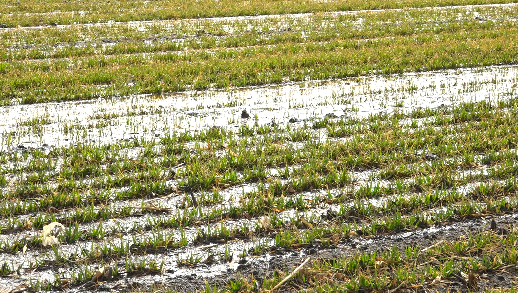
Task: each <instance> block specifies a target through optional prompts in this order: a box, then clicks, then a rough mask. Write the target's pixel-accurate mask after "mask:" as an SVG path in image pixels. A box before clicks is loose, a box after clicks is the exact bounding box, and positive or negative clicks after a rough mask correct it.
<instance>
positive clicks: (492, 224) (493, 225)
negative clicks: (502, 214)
mask: <svg viewBox="0 0 518 293" xmlns="http://www.w3.org/2000/svg"><path fill="white" fill-rule="evenodd" d="M497 228H498V227H497V225H496V222H495V219H492V220H491V230H493V231H496V229H497Z"/></svg>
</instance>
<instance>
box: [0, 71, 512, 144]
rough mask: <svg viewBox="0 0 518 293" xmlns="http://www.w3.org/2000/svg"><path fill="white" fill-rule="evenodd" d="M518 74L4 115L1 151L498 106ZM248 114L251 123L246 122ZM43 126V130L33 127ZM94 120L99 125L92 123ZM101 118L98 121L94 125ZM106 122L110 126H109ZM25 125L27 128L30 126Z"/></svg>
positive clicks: (75, 105) (296, 86)
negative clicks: (478, 103)
mask: <svg viewBox="0 0 518 293" xmlns="http://www.w3.org/2000/svg"><path fill="white" fill-rule="evenodd" d="M517 83H518V66H516V65H513V66H491V67H484V68H475V69H472V68H470V69H456V70H444V71H434V72H425V73H408V74H402V75H389V76H377V75H375V76H368V77H361V78H348V79H342V80H331V81H311V82H302V83H288V84H284V85H280V86H265V87H252V88H243V89H233V90H227V91H220V90H210V91H205V92H186V93H178V94H172V95H163V96H131V97H127V98H118V99H116V98H112V99H98V100H94V101H83V102H65V103H46V104H35V105H15V106H8V107H2V108H0V116H1V117H5V118H6V119H3V121H1V122H0V134H1V139H2V144H1V148H2V149H1V150H4V151H5V150H8V149H13V148H15V147H16V146H19V145H23V146H24V147H42V146H46V145H48V146H52V147H61V146H70V145H74V144H78V143H94V144H109V143H114V142H116V141H118V140H124V139H134V138H142V139H146V140H153V139H157V138H159V137H161V136H163V135H166V134H172V133H178V132H184V131H188V132H190V131H200V130H204V129H208V128H210V127H223V128H226V129H228V130H231V131H237V130H238V129H239V127H240V126H243V125H248V126H253V125H265V124H272V123H275V124H278V125H281V126H282V125H286V124H289V123H290V120H291V122H294V123H293V124H294V125H300V124H302V123H305V122H307V121H309V120H312V119H319V118H324V117H325V116H326V115H328V117H351V118H365V117H368V116H369V115H374V114H378V113H392V112H395V111H402V112H411V111H413V110H415V109H418V108H438V107H445V106H452V105H457V104H458V103H461V102H476V101H481V100H487V101H490V102H493V103H494V102H497V101H499V100H504V99H507V98H510V97H511V96H512V95H513V94H514V93H516V86H517ZM243 110H246V111H247V113H248V114H249V116H250V118H247V119H244V118H241V116H242V111H243ZM42 117H44V119H45V123H44V124H43V125H39V126H37V127H35V126H32V125H31V126H26V125H27V121H33V120H38V119H43V118H42ZM93 117H94V119H92V118H93ZM95 117H97V119H95ZM103 117H107V118H103ZM24 124H25V125H24Z"/></svg>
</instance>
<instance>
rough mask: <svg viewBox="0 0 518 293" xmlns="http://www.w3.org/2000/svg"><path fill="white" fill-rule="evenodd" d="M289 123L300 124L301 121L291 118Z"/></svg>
mask: <svg viewBox="0 0 518 293" xmlns="http://www.w3.org/2000/svg"><path fill="white" fill-rule="evenodd" d="M288 122H289V123H296V122H299V119H297V118H295V117H291V118H290V120H288Z"/></svg>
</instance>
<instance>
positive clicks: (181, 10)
mask: <svg viewBox="0 0 518 293" xmlns="http://www.w3.org/2000/svg"><path fill="white" fill-rule="evenodd" d="M514 2H515V1H512V0H455V1H446V0H440V1H431V0H419V1H411V0H404V1H397V2H394V1H388V0H383V1H375V0H369V1H360V0H355V1H347V2H343V1H326V2H315V1H290V0H285V1H272V0H270V1H261V2H252V3H250V2H249V1H231V0H224V1H217V2H214V1H206V0H204V1H192V0H190V1H178V0H175V1H165V0H160V1H154V2H153V3H152V4H151V3H149V2H147V1H116V2H115V1H110V2H104V1H91V2H88V3H75V2H71V3H62V2H59V1H52V2H45V4H42V3H39V2H37V1H32V0H26V1H22V2H18V3H14V2H12V1H5V2H3V3H2V4H0V11H2V14H0V24H1V25H2V27H4V28H6V27H17V26H37V25H58V24H74V23H97V22H107V21H118V22H121V21H122V22H125V21H142V20H156V19H179V18H202V17H225V16H246V15H269V14H286V13H307V12H324V11H351V10H365V9H375V10H377V9H394V8H408V7H413V8H422V7H442V6H448V5H454V6H457V5H484V4H489V5H491V4H502V3H514Z"/></svg>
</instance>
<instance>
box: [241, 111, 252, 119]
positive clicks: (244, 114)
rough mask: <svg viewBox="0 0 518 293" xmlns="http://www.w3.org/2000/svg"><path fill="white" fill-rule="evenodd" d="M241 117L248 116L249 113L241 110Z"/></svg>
mask: <svg viewBox="0 0 518 293" xmlns="http://www.w3.org/2000/svg"><path fill="white" fill-rule="evenodd" d="M241 118H243V119H247V118H250V114H248V112H247V111H246V110H243V112H241Z"/></svg>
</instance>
